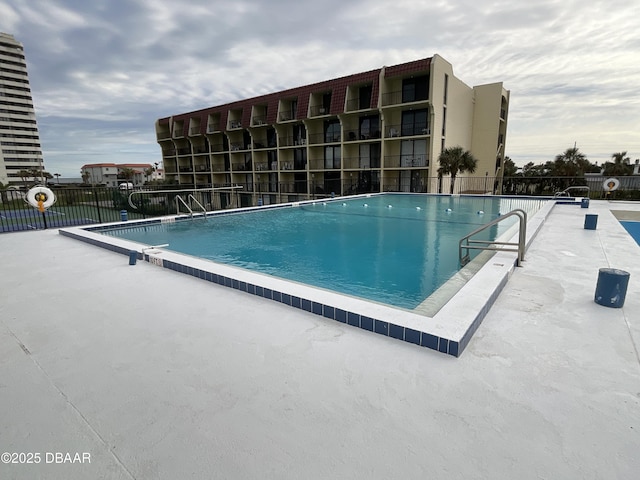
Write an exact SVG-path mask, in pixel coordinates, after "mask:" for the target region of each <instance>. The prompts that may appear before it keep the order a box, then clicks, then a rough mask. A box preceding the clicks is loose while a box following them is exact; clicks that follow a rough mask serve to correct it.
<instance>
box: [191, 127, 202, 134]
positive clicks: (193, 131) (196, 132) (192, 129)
mask: <svg viewBox="0 0 640 480" xmlns="http://www.w3.org/2000/svg"><path fill="white" fill-rule="evenodd" d="M189 135H192V136H193V135H200V127H191V128H190V129H189Z"/></svg>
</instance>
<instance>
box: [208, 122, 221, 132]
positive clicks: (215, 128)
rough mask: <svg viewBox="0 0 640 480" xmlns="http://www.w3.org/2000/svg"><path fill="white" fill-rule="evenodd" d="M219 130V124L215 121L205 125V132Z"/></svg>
mask: <svg viewBox="0 0 640 480" xmlns="http://www.w3.org/2000/svg"><path fill="white" fill-rule="evenodd" d="M219 131H220V125H218V124H217V123H213V124H211V125H208V126H207V133H214V132H219Z"/></svg>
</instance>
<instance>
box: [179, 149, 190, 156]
mask: <svg viewBox="0 0 640 480" xmlns="http://www.w3.org/2000/svg"><path fill="white" fill-rule="evenodd" d="M178 155H191V149H190V148H179V149H178Z"/></svg>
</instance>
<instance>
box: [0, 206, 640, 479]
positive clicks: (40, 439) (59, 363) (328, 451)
mask: <svg viewBox="0 0 640 480" xmlns="http://www.w3.org/2000/svg"><path fill="white" fill-rule="evenodd" d="M611 210H615V211H631V212H640V204H632V203H622V202H611V203H609V202H604V201H601V202H596V201H592V202H591V206H590V208H589V209H588V210H587V209H581V208H580V207H579V206H575V205H557V206H556V207H554V209H553V210H552V212H551V213H550V215H549V216H548V218H547V220H546V222H545V224H544V226H543V228H542V229H541V231H540V232H539V234H538V236H537V237H536V239H535V240H534V242H533V244H532V245H531V247H530V248H529V250H528V252H527V256H526V261H525V263H524V266H523V267H522V268H518V269H516V270H515V272H514V273H513V274H512V276H511V279H510V280H509V282H508V283H507V285H506V287H505V288H504V290H503V292H502V294H501V295H500V296H499V297H498V299H497V301H496V303H495V304H494V305H493V307H492V309H491V310H490V311H489V313H488V314H487V316H486V318H485V319H484V321H483V323H482V325H481V326H480V328H479V329H478V331H477V332H476V333H475V336H474V337H473V338H472V339H471V342H470V343H469V346H468V347H467V348H466V350H465V352H464V354H463V355H462V356H461V357H460V358H454V357H452V356H448V355H444V354H442V353H438V352H435V351H433V350H429V349H426V348H423V347H419V346H415V345H411V344H409V343H406V342H400V341H398V340H395V339H392V338H386V337H383V336H380V335H375V334H371V333H369V332H366V331H363V330H361V329H358V328H354V327H351V326H349V325H345V324H340V323H338V322H335V321H331V320H327V319H323V318H322V317H319V316H317V315H313V314H311V313H307V312H304V311H301V310H297V309H292V308H290V307H288V306H286V305H282V304H278V303H276V302H273V301H268V300H265V299H262V298H258V297H254V296H249V295H247V294H246V293H243V292H239V291H236V290H232V289H229V288H224V287H221V286H218V285H214V284H211V283H209V282H205V281H202V280H198V279H196V278H193V277H188V276H185V275H183V274H178V273H176V272H173V271H170V270H167V269H159V268H156V267H154V266H153V265H150V264H148V263H145V262H138V264H137V265H136V266H129V265H128V258H127V257H125V256H123V255H118V254H115V253H112V252H109V251H106V250H103V249H100V248H96V247H93V246H91V245H87V244H84V243H82V242H79V241H76V240H73V239H70V238H66V237H63V236H61V235H59V234H58V233H57V231H56V230H48V231H39V232H24V233H13V234H3V235H0V265H1V267H0V268H1V272H2V275H1V276H0V291H1V292H2V297H1V302H0V406H1V407H2V415H0V452H9V453H11V452H17V453H19V452H22V453H29V452H31V453H40V455H41V462H40V463H38V464H4V463H3V464H0V478H3V479H5V478H11V479H13V478H15V479H31V478H47V479H57V478H60V479H85V478H114V479H120V478H122V479H131V478H135V479H175V478H261V479H263V478H275V479H283V478H292V479H293V478H295V479H299V478H323V479H324V478H346V479H351V478H384V479H388V478H400V477H402V478H429V479H440V478H442V479H444V478H448V479H449V478H465V479H503V478H504V479H511V478H519V479H528V478H535V479H537V478H548V479H557V478H562V479H602V478H606V479H635V478H637V472H638V471H640V456H639V455H638V451H640V360H639V356H638V347H639V345H640V247H639V246H638V245H636V243H635V242H634V241H633V239H632V238H631V237H630V236H629V235H628V234H627V233H626V231H625V230H624V228H623V227H622V226H621V225H620V224H619V223H618V221H617V220H616V218H615V217H614V215H613V214H612V213H611ZM586 213H589V214H598V227H597V230H585V229H584V228H583V223H584V215H585V214H586ZM603 267H612V268H620V269H624V270H626V271H628V272H630V274H631V279H630V282H629V288H628V291H627V297H626V302H625V305H624V307H623V308H621V309H614V308H606V307H602V306H600V305H597V304H596V303H594V301H593V296H594V291H595V286H596V281H597V275H598V269H599V268H603ZM47 453H50V454H53V455H47ZM56 453H69V454H70V458H71V459H73V457H74V454H76V453H79V454H80V458H83V454H84V453H89V454H90V459H91V463H87V462H86V461H85V462H84V463H66V464H58V463H55V459H56V458H60V457H56V455H55V454H56ZM85 458H86V457H85ZM47 460H51V462H48V461H47Z"/></svg>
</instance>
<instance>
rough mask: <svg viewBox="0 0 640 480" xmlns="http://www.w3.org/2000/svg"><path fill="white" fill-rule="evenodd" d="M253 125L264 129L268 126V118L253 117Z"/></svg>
mask: <svg viewBox="0 0 640 480" xmlns="http://www.w3.org/2000/svg"><path fill="white" fill-rule="evenodd" d="M251 123H252V125H253V126H254V127H263V126H266V125H267V117H264V116H260V117H253V118H252V119H251Z"/></svg>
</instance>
